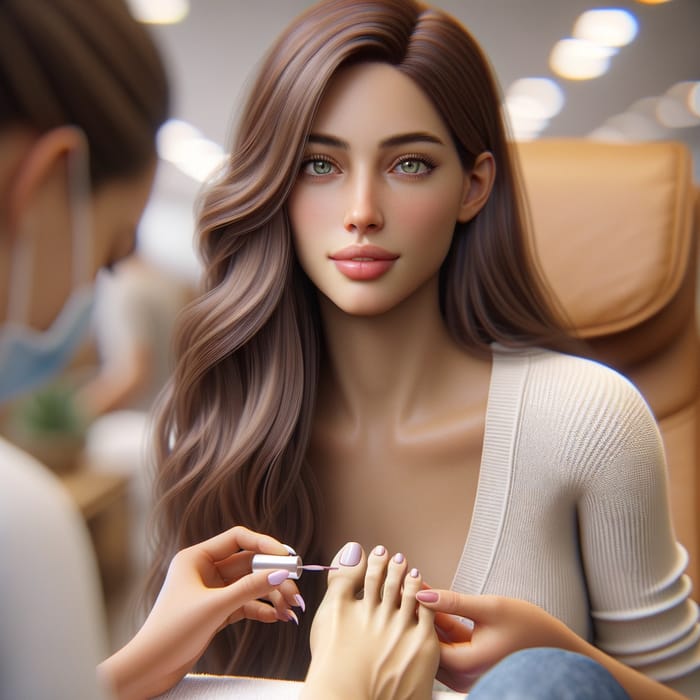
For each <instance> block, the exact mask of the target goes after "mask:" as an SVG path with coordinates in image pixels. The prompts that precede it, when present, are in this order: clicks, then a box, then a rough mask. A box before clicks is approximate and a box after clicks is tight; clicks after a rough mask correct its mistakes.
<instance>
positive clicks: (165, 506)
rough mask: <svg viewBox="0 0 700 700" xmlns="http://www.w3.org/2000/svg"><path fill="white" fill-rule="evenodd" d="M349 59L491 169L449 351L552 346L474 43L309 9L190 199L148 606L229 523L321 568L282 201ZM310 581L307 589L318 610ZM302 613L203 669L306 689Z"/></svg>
mask: <svg viewBox="0 0 700 700" xmlns="http://www.w3.org/2000/svg"><path fill="white" fill-rule="evenodd" d="M358 61H381V62H385V63H388V64H390V65H392V66H394V67H395V68H396V69H397V70H399V71H401V72H402V73H404V74H405V75H407V76H409V77H410V78H411V79H412V80H414V81H415V82H416V84H417V85H418V86H420V87H421V88H422V90H423V91H424V92H425V94H426V95H428V97H429V98H430V99H431V100H432V101H433V103H434V105H435V107H436V108H437V110H438V111H439V113H440V114H441V115H442V117H443V119H444V120H445V122H446V124H447V125H448V127H449V129H450V131H451V133H452V136H453V139H454V143H455V145H456V147H457V150H458V152H459V154H460V157H461V160H462V163H463V165H464V167H465V168H466V169H469V168H471V167H473V164H474V161H475V158H476V157H477V156H478V155H479V154H480V153H483V152H484V151H490V152H491V153H493V155H494V158H495V161H496V163H497V167H496V181H495V184H494V188H493V193H492V194H491V197H490V199H489V201H488V203H487V204H486V206H485V207H484V209H483V210H482V211H481V213H479V214H478V216H477V217H476V218H475V219H474V220H472V221H470V222H469V223H467V224H463V225H462V224H458V225H457V227H456V229H455V234H454V240H453V244H452V247H451V250H450V252H449V255H448V257H447V259H446V261H445V263H444V266H443V269H442V270H441V283H440V300H441V308H442V311H443V314H444V318H445V322H446V324H447V326H448V327H449V329H450V331H451V332H452V334H453V336H454V338H456V340H457V341H458V342H459V343H461V345H462V346H463V347H464V348H465V349H466V350H468V351H470V352H489V345H490V343H492V342H494V341H496V342H499V343H502V344H504V345H506V346H522V345H533V344H538V345H549V346H552V345H553V344H554V343H556V342H559V341H560V340H561V339H562V331H561V324H560V323H558V321H557V318H556V317H555V314H554V312H553V311H551V310H550V306H549V305H548V303H547V302H546V297H545V294H544V293H543V292H542V291H541V290H542V286H541V283H540V281H539V276H538V274H537V271H536V266H535V264H534V262H533V260H532V258H531V254H530V246H529V243H528V239H527V235H526V228H525V225H524V221H523V218H524V217H523V214H522V211H523V201H522V198H521V195H520V193H519V190H518V188H517V186H516V172H515V164H514V161H513V157H512V154H511V150H510V147H509V145H508V143H507V140H506V132H505V128H504V125H503V122H502V117H501V111H500V104H501V98H500V94H499V90H498V87H497V84H496V81H495V79H494V77H493V75H492V71H491V68H490V66H489V63H488V61H487V59H486V58H485V56H484V54H483V53H482V51H481V49H480V48H479V46H478V44H477V43H476V41H475V40H474V39H473V38H472V37H471V35H470V34H469V33H468V32H467V31H466V30H465V29H464V28H463V27H462V26H461V25H460V24H458V23H457V22H456V21H455V20H454V19H452V18H451V17H449V16H448V15H446V14H445V13H443V12H441V11H438V10H435V9H430V8H428V7H426V6H424V5H422V4H419V3H417V2H413V1H412V0H327V1H325V2H321V3H320V4H318V5H315V6H314V7H312V8H310V9H309V10H307V11H306V12H305V13H304V14H302V15H301V16H300V17H299V18H298V19H297V20H295V21H294V22H293V23H292V24H291V25H290V26H289V27H288V28H287V29H286V30H285V31H284V33H283V34H282V35H281V36H280V38H279V39H278V40H277V42H276V43H275V44H274V46H273V47H272V48H271V50H270V51H269V53H268V55H267V57H266V59H265V60H264V62H263V64H262V66H261V69H260V72H259V75H258V77H257V80H256V81H255V82H254V83H253V85H252V88H251V92H250V97H249V99H248V101H247V103H246V105H245V107H244V109H243V111H242V116H241V118H240V122H239V125H238V131H237V136H236V138H235V140H234V143H233V144H232V149H231V156H230V159H229V161H228V163H227V166H226V168H225V170H224V171H223V172H222V173H221V174H220V175H219V177H218V178H217V179H216V181H215V182H213V183H212V184H211V185H210V186H209V187H208V189H207V191H206V193H205V195H204V196H203V198H202V201H201V206H200V212H199V226H198V236H199V250H200V253H201V256H202V259H203V261H204V263H205V269H206V275H205V289H204V291H203V293H202V295H201V297H200V298H199V299H198V300H197V301H195V302H194V303H193V304H192V305H190V306H189V307H188V309H187V311H186V313H185V314H184V316H183V318H182V321H181V324H180V327H179V331H178V333H177V338H176V355H177V366H176V369H175V372H174V376H173V379H172V382H171V384H170V387H169V389H168V393H167V396H166V399H165V401H164V403H163V405H162V407H161V410H160V414H159V417H158V423H157V435H158V446H157V479H156V492H157V498H158V501H157V505H156V510H155V515H156V520H155V524H156V532H155V534H156V539H155V552H156V554H157V558H156V560H155V562H154V566H153V570H152V572H151V577H150V592H151V595H152V596H153V597H154V596H155V595H156V593H157V591H158V589H159V588H160V585H161V584H162V581H163V578H164V576H165V572H166V570H167V565H168V563H169V561H170V559H171V557H172V556H173V555H174V554H175V552H176V551H177V550H178V549H180V548H182V547H185V546H188V545H191V544H193V543H195V542H198V541H200V540H203V539H205V538H207V537H210V536H212V535H214V534H216V533H218V532H220V531H222V530H224V529H226V528H228V527H231V526H232V525H234V524H244V525H246V526H247V527H250V528H252V529H254V530H258V531H262V532H266V533H270V534H272V535H274V536H275V537H277V538H279V539H280V540H282V541H284V542H288V543H289V544H292V545H293V546H294V547H296V548H297V550H298V551H299V553H300V554H302V555H303V557H304V558H305V559H306V560H308V561H311V560H312V559H313V560H315V559H316V558H317V557H318V556H319V543H318V537H317V532H318V527H319V523H320V522H322V521H321V519H320V513H321V505H320V499H319V495H318V490H317V485H316V483H315V479H314V475H313V473H312V472H311V470H310V468H309V465H308V463H307V461H306V452H307V446H308V443H309V436H310V431H311V425H312V417H313V414H314V404H315V393H316V385H317V379H318V373H319V366H320V363H321V360H322V352H323V348H322V343H321V339H320V338H321V333H322V331H321V329H320V320H319V314H318V309H317V305H316V298H315V291H314V289H313V287H312V286H311V284H310V283H309V281H308V279H307V278H306V277H305V275H304V274H303V272H302V271H301V269H300V267H299V265H298V263H297V261H296V259H295V254H294V250H293V247H292V237H291V231H290V224H289V219H288V215H287V211H286V202H287V198H288V195H289V193H290V190H291V189H292V187H293V185H294V183H295V180H296V178H297V174H298V172H299V168H300V164H301V161H302V156H303V151H304V147H305V140H306V138H307V135H308V133H309V131H310V128H311V124H312V121H313V119H314V115H315V113H316V110H317V107H318V105H319V102H320V100H321V99H322V97H323V95H324V91H325V89H326V86H327V85H328V83H329V81H330V80H331V78H332V77H333V76H334V74H335V73H336V71H337V70H338V69H339V68H340V67H341V66H345V65H347V64H348V63H350V62H358ZM319 581H320V579H319V578H318V577H317V578H315V579H312V577H307V578H306V579H305V580H302V581H301V582H300V583H301V588H302V593H303V595H304V597H305V598H306V599H307V601H309V603H310V604H309V608H310V609H311V611H313V609H314V605H315V604H316V602H317V601H318V598H319V596H320V591H319V590H318V588H317V587H318V585H319ZM314 586H316V588H314ZM311 617H312V615H311V614H310V613H307V614H306V615H304V616H303V621H302V625H301V629H296V628H295V626H294V625H262V624H259V623H251V622H245V623H239V624H236V625H233V626H231V627H229V628H227V629H225V630H223V631H222V632H220V633H219V634H218V635H217V637H216V638H215V639H214V640H213V642H212V644H211V645H210V647H209V649H208V650H207V652H206V654H205V655H204V657H203V659H202V661H201V663H200V666H199V669H198V670H201V671H207V672H214V673H236V674H243V675H255V676H269V675H275V676H277V677H288V678H303V677H304V675H305V672H306V668H307V665H308V661H309V650H308V631H309V626H310V620H311Z"/></svg>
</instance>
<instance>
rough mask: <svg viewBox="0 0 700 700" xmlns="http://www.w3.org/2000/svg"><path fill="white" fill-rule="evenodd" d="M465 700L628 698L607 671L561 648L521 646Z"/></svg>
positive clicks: (589, 660)
mask: <svg viewBox="0 0 700 700" xmlns="http://www.w3.org/2000/svg"><path fill="white" fill-rule="evenodd" d="M469 700H629V696H628V695H627V693H626V692H625V691H624V690H623V688H622V686H621V685H620V684H619V683H618V682H617V681H616V680H615V679H614V678H613V676H612V675H611V674H610V672H609V671H608V670H607V669H606V668H604V667H603V666H601V665H600V664H599V663H597V662H596V661H593V659H590V658H588V657H587V656H582V655H581V654H574V653H573V652H570V651H564V650H563V649H544V648H541V649H523V650H522V651H518V652H515V653H514V654H511V655H510V656H508V657H506V658H505V659H503V660H502V661H501V662H500V663H498V664H496V665H495V666H494V667H493V668H492V669H490V670H489V671H488V672H487V673H485V674H484V675H483V676H482V677H481V678H480V679H479V680H478V682H477V683H476V684H475V685H474V686H473V688H472V689H471V691H470V692H469Z"/></svg>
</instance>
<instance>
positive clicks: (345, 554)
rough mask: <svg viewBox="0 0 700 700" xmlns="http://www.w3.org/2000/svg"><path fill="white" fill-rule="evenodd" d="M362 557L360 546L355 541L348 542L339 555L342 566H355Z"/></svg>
mask: <svg viewBox="0 0 700 700" xmlns="http://www.w3.org/2000/svg"><path fill="white" fill-rule="evenodd" d="M360 559H362V547H360V545H359V544H358V543H357V542H348V543H347V544H346V545H345V547H344V548H343V551H342V553H341V555H340V563H341V564H342V565H343V566H357V565H358V564H359V563H360Z"/></svg>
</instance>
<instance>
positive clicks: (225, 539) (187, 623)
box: [98, 526, 301, 700]
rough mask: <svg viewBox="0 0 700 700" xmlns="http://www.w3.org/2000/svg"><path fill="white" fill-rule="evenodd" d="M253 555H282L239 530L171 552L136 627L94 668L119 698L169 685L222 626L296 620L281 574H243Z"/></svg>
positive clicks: (295, 602)
mask: <svg viewBox="0 0 700 700" xmlns="http://www.w3.org/2000/svg"><path fill="white" fill-rule="evenodd" d="M255 552H262V553H265V554H281V555H286V554H288V552H287V550H286V549H285V547H284V546H283V545H282V544H281V543H280V542H278V541H277V540H275V539H273V538H272V537H268V536H266V535H260V534H258V533H255V532H252V531H250V530H248V529H246V528H244V527H240V526H239V527H234V528H231V529H230V530H227V531H226V532H223V533H221V534H220V535H217V536H216V537H213V538H211V539H209V540H206V541H204V542H201V543H199V544H196V545H193V546H192V547H188V548H187V549H183V550H181V551H180V552H178V553H177V554H176V555H175V557H174V558H173V560H172V562H171V564H170V568H169V569H168V574H167V576H166V578H165V581H164V583H163V587H162V588H161V591H160V593H159V595H158V599H157V600H156V602H155V604H154V606H153V609H152V610H151V612H150V614H149V616H148V618H147V619H146V621H145V622H144V624H143V626H142V627H141V629H140V630H139V631H138V632H137V633H136V635H135V636H134V638H133V639H132V640H131V641H130V642H128V643H127V644H126V645H125V646H124V647H123V648H122V649H120V650H119V651H117V652H116V653H115V654H113V655H112V656H110V657H109V658H108V659H106V660H105V661H103V662H102V663H101V664H100V665H99V666H98V673H99V674H100V675H101V676H102V677H103V679H104V681H105V682H106V683H107V684H108V685H109V687H111V688H112V690H113V692H114V694H115V696H116V698H117V699H118V700H142V699H144V698H149V697H153V696H154V695H159V694H161V693H163V692H165V691H166V690H167V689H168V688H171V687H172V686H173V685H175V684H176V683H177V682H178V681H180V680H181V679H182V677H183V676H184V675H185V674H186V673H187V672H188V671H189V670H191V669H192V667H193V666H194V664H195V663H196V662H197V660H198V659H199V658H200V656H201V655H202V654H203V653H204V651H205V650H206V648H207V646H208V645H209V642H210V641H211V639H212V637H213V636H214V635H215V634H216V633H217V632H218V631H219V630H221V629H222V628H223V627H225V626H226V625H229V624H231V623H233V622H236V621H238V620H242V619H244V618H248V619H251V620H259V621H260V622H277V621H278V620H282V621H286V622H289V621H296V614H295V613H294V612H293V611H292V607H294V606H297V607H298V606H300V605H301V597H300V596H299V591H298V589H297V587H296V585H295V584H294V582H293V581H289V580H286V579H287V572H286V571H276V572H271V571H260V572H256V573H250V572H251V560H252V557H253V554H254V553H255ZM262 598H266V599H267V600H268V601H269V603H267V602H263V601H262V600H260V599H262Z"/></svg>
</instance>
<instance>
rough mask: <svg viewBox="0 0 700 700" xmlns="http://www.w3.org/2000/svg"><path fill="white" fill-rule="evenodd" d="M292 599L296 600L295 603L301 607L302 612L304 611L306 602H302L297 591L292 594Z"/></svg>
mask: <svg viewBox="0 0 700 700" xmlns="http://www.w3.org/2000/svg"><path fill="white" fill-rule="evenodd" d="M294 600H296V602H297V605H298V606H299V607H300V608H301V611H302V612H306V603H305V602H304V599H303V598H302V597H301V595H300V594H299V593H297V594H296V595H295V596H294Z"/></svg>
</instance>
